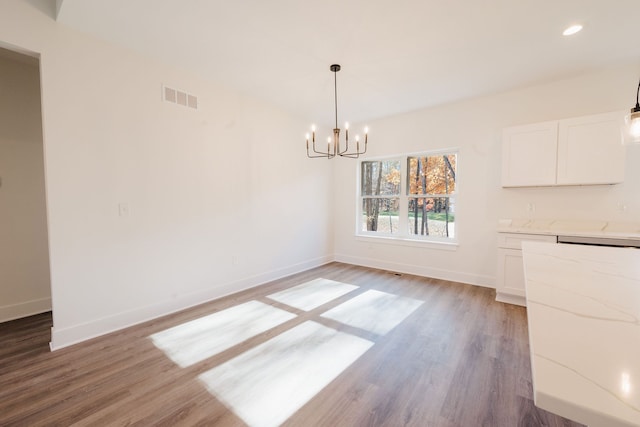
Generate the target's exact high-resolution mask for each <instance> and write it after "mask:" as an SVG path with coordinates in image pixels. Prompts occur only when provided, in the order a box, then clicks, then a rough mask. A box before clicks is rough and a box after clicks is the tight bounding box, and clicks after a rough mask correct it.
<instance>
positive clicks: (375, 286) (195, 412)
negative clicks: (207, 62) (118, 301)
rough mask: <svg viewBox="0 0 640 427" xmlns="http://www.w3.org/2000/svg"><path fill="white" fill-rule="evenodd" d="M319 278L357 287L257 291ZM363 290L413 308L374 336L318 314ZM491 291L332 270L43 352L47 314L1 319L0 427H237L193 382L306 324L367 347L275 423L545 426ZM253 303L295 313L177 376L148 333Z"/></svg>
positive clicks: (513, 323) (504, 310) (558, 421)
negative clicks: (293, 300)
mask: <svg viewBox="0 0 640 427" xmlns="http://www.w3.org/2000/svg"><path fill="white" fill-rule="evenodd" d="M319 277H322V278H325V279H330V280H336V281H340V282H344V283H349V284H352V285H356V286H358V287H359V289H357V290H354V291H353V292H350V293H349V294H346V295H343V296H341V297H339V298H336V299H335V300H333V301H330V302H328V303H326V304H324V305H322V306H320V307H317V308H315V309H313V310H309V311H304V310H300V309H296V308H292V307H288V306H286V305H284V304H282V303H279V302H276V301H273V300H270V299H269V298H268V297H267V296H268V295H269V294H272V293H275V292H278V291H281V290H284V289H288V288H291V287H293V286H297V285H299V284H301V283H305V282H307V281H310V280H313V279H316V278H319ZM369 290H376V291H381V292H386V293H390V294H394V295H398V296H401V297H406V298H413V299H416V300H419V301H421V302H422V304H421V305H420V306H419V307H418V308H417V309H415V310H414V311H413V312H411V314H410V315H408V317H406V319H405V320H404V321H403V322H402V323H400V324H399V325H398V326H397V327H395V328H394V329H392V330H391V331H390V332H388V333H385V334H377V333H374V332H370V331H367V330H365V329H361V328H359V327H354V326H349V325H346V324H343V323H341V322H340V321H338V320H335V319H328V318H324V317H321V315H322V314H323V313H325V312H326V311H328V310H329V309H331V308H333V307H336V306H338V305H340V304H342V303H345V302H347V301H350V300H352V299H353V298H354V297H356V296H358V295H362V294H363V293H365V292H367V291H369ZM494 299H495V293H494V291H493V290H491V289H487V288H481V287H475V286H470V285H464V284H460V283H455V282H449V281H444V280H437V279H430V278H423V277H418V276H412V275H404V274H395V273H392V272H387V271H383V270H377V269H370V268H363V267H357V266H353V265H347V264H341V263H331V264H328V265H325V266H322V267H319V268H316V269H313V270H309V271H306V272H303V273H300V274H297V275H293V276H289V277H286V278H283V279H280V280H277V281H274V282H272V283H269V284H267V285H264V286H260V287H257V288H254V289H250V290H247V291H244V292H240V293H238V294H235V295H231V296H229V297H226V298H222V299H219V300H217V301H212V302H209V303H206V304H202V305H200V306H197V307H193V308H191V309H189V310H185V311H182V312H179V313H174V314H171V315H169V316H166V317H163V318H160V319H155V320H152V321H149V322H146V323H144V324H141V325H137V326H134V327H131V328H128V329H125V330H122V331H118V332H115V333H113V334H109V335H106V336H104V337H100V338H96V339H94V340H90V341H87V342H85V343H81V344H78V345H75V346H72V347H69V348H65V349H62V350H59V351H56V352H53V353H52V352H49V350H48V341H49V340H50V329H51V326H52V324H51V323H52V320H51V314H50V313H45V314H40V315H37V316H32V317H29V318H26V319H19V320H15V321H11V322H6V323H3V324H0V343H2V345H0V425H2V426H30V427H31V426H49V425H61V426H62V425H64V426H66V425H75V426H96V425H97V426H102V425H110V426H111V425H113V426H124V425H137V426H149V425H153V426H211V425H216V426H223V427H226V426H234V427H235V426H244V425H246V424H245V423H244V422H243V421H242V420H241V419H240V418H239V417H238V416H237V415H236V414H235V413H234V412H233V411H232V410H231V409H229V408H228V407H227V406H225V404H224V403H223V402H221V401H219V400H217V399H216V397H215V396H213V395H212V394H211V393H209V391H208V390H207V388H206V387H205V385H204V384H203V383H202V382H201V381H200V380H199V379H198V376H199V375H200V374H202V373H204V372H207V371H208V370H210V369H212V368H215V367H216V366H219V365H220V364H222V363H225V362H226V361H229V360H231V359H233V358H235V357H236V356H239V355H240V354H243V353H244V352H246V351H247V350H250V349H252V348H254V347H256V346H258V345H260V344H262V343H265V342H267V341H268V340H270V339H271V338H273V337H277V336H279V335H280V334H282V333H284V332H286V331H288V330H290V329H292V328H296V327H298V326H299V325H301V324H303V323H304V322H307V321H313V322H317V323H319V324H322V325H324V326H326V327H329V328H333V329H337V330H338V331H341V332H342V333H344V334H347V335H351V336H356V337H358V338H359V339H366V340H369V341H371V342H372V343H373V345H372V346H371V347H370V349H369V350H368V351H366V352H365V353H364V354H363V355H362V356H360V357H359V358H358V359H357V360H356V362H354V363H353V364H351V365H350V366H349V367H347V368H346V369H345V370H344V371H343V372H342V373H341V374H340V375H339V376H338V377H337V378H336V379H335V380H333V381H331V382H330V383H329V384H328V385H326V386H325V387H324V388H323V389H322V390H321V391H320V392H318V393H317V394H316V395H315V396H314V397H313V398H312V399H311V400H309V401H308V402H307V403H306V404H304V406H302V407H301V408H300V409H298V410H297V411H296V412H295V413H294V414H293V415H292V416H291V417H290V418H289V419H287V420H286V422H285V423H284V424H283V425H285V426H289V427H292V426H331V427H334V426H393V427H396V426H421V427H422V426H434V427H453V426H463V427H464V426H492V427H496V426H497V427H502V426H509V427H510V426H523V427H533V426H557V427H560V426H562V427H576V426H578V424H576V423H573V422H571V421H569V420H566V419H564V418H561V417H558V416H555V415H553V414H551V413H548V412H546V411H543V410H540V409H538V408H536V407H535V405H534V404H533V401H532V390H531V367H530V363H529V347H528V335H527V323H526V322H527V319H526V310H525V309H524V308H522V307H515V306H511V305H507V304H502V303H498V302H496V301H495V300H494ZM252 300H257V301H260V302H262V303H265V304H270V305H272V306H274V307H276V308H279V309H283V310H286V311H289V312H291V313H293V314H295V315H296V317H295V318H294V319H292V320H290V321H287V322H285V323H283V324H280V325H279V326H276V327H274V328H272V329H270V330H268V331H266V332H263V333H261V334H258V335H256V336H253V337H252V338H250V339H247V340H246V341H244V342H242V343H240V344H238V345H236V346H233V347H231V348H229V349H227V350H225V351H222V352H220V353H219V354H216V355H213V356H211V357H209V358H207V359H205V360H203V361H200V362H198V363H195V364H193V365H192V366H189V367H187V368H180V367H179V366H178V365H176V364H175V363H173V362H172V361H171V359H169V358H168V357H167V356H166V355H165V354H164V353H163V352H162V351H161V350H160V349H158V348H156V347H155V346H154V345H153V342H152V341H151V339H150V338H149V336H150V335H152V334H154V333H157V332H160V331H163V330H166V329H168V328H171V327H173V326H177V325H180V324H183V323H185V322H188V321H191V320H194V319H198V318H200V317H203V316H206V315H209V314H212V313H215V312H219V311H222V310H224V309H226V308H229V307H233V306H235V305H238V304H241V303H245V302H248V301H252Z"/></svg>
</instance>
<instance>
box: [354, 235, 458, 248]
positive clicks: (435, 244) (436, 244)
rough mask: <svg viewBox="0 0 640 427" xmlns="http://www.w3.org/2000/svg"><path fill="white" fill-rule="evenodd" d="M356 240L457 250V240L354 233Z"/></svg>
mask: <svg viewBox="0 0 640 427" xmlns="http://www.w3.org/2000/svg"><path fill="white" fill-rule="evenodd" d="M355 238H356V240H357V241H359V242H369V243H383V244H385V245H396V246H412V247H414V248H426V249H437V250H441V251H457V250H458V242H457V241H450V242H445V241H438V240H421V239H407V238H401V237H389V236H368V235H364V234H356V236H355Z"/></svg>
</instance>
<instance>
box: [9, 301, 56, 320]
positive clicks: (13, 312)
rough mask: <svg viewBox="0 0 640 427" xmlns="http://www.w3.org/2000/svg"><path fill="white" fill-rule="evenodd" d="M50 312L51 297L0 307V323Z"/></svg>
mask: <svg viewBox="0 0 640 427" xmlns="http://www.w3.org/2000/svg"><path fill="white" fill-rule="evenodd" d="M47 311H51V297H47V298H40V299H34V300H31V301H25V302H20V303H17V304H9V305H3V306H0V323H2V322H8V321H10V320H15V319H21V318H23V317H27V316H33V315H34V314H40V313H45V312H47Z"/></svg>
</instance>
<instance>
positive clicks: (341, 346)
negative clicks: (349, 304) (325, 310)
mask: <svg viewBox="0 0 640 427" xmlns="http://www.w3.org/2000/svg"><path fill="white" fill-rule="evenodd" d="M372 345H373V342H371V341H368V340H365V339H363V338H359V337H356V336H353V335H349V334H346V333H343V332H339V331H336V330H335V329H332V328H328V327H326V326H323V325H320V324H319V323H316V322H313V321H307V322H304V323H302V324H300V325H298V326H296V327H295V328H293V329H290V330H288V331H286V332H284V333H282V334H280V335H278V336H276V337H274V338H272V339H270V340H269V341H267V342H264V343H262V344H260V345H258V346H256V347H254V348H253V349H251V350H248V351H247V352H245V353H243V354H241V355H240V356H238V357H236V358H234V359H231V360H229V361H228V362H225V363H223V364H222V365H219V366H217V367H215V368H213V369H211V370H209V371H207V372H205V373H203V374H202V375H200V376H199V377H198V378H199V379H200V380H201V381H202V382H203V383H204V384H205V385H206V387H207V389H208V390H209V392H210V393H212V394H213V395H214V396H215V397H216V398H218V399H219V400H220V401H222V402H223V403H224V404H225V405H226V406H227V407H228V408H229V409H231V410H232V411H233V412H234V413H235V414H236V415H238V416H239V417H240V418H241V419H242V420H243V421H244V422H245V423H247V424H248V425H249V426H251V427H269V426H278V425H280V424H281V423H283V422H284V421H285V420H286V419H287V418H289V417H290V416H291V415H292V414H293V413H295V412H296V411H297V410H298V409H300V408H301V407H302V406H303V405H304V404H305V403H307V402H308V401H309V400H311V398H313V397H314V396H315V395H316V394H317V393H318V392H319V391H320V390H322V389H323V388H324V387H325V386H326V385H327V384H329V383H330V382H331V381H333V380H334V379H335V378H336V377H337V376H338V375H340V373H341V372H343V371H344V370H345V369H346V368H347V367H348V366H349V365H351V364H352V363H353V362H355V361H356V360H357V359H358V358H359V357H360V356H361V355H362V354H364V353H365V352H366V351H367V350H368V349H369V348H370V347H371V346H372Z"/></svg>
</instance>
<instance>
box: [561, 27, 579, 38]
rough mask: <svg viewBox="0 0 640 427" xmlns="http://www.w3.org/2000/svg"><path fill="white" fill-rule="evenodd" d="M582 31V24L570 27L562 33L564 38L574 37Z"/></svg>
mask: <svg viewBox="0 0 640 427" xmlns="http://www.w3.org/2000/svg"><path fill="white" fill-rule="evenodd" d="M580 30H582V25H580V24H576V25H572V26H570V27H568V28H567V29H566V30H564V31H563V32H562V35H563V36H572V35H574V34H575V33H577V32H579V31H580Z"/></svg>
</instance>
